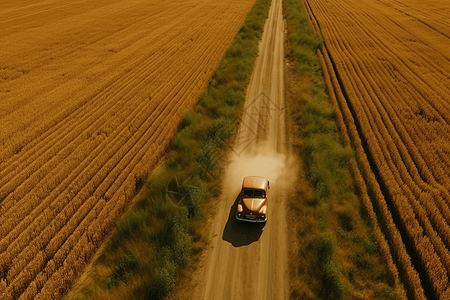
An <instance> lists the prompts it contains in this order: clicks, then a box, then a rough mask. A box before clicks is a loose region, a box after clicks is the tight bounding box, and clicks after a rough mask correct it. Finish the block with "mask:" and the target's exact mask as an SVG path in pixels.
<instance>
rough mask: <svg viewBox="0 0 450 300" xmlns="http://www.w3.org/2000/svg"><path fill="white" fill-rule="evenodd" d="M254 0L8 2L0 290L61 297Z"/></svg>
mask: <svg viewBox="0 0 450 300" xmlns="http://www.w3.org/2000/svg"><path fill="white" fill-rule="evenodd" d="M253 2H254V1H253V0H246V1H242V0H231V1H220V0H211V1H201V0H193V1H181V0H169V1H156V0H126V1H125V0H99V1H88V0H77V1H75V0H70V1H63V2H61V1H57V0H33V1H26V2H18V1H13V0H6V1H2V2H1V3H0V40H1V47H0V298H1V299H34V298H36V299H59V298H60V297H61V296H62V295H64V293H66V292H67V290H68V288H69V287H70V285H71V283H72V282H73V281H74V279H75V278H76V277H77V276H78V275H79V274H80V273H81V272H82V271H83V268H84V266H85V265H86V263H87V262H89V260H90V259H91V257H92V256H93V254H94V253H95V251H96V250H97V248H98V246H99V245H100V243H101V242H102V240H103V239H104V237H105V236H106V235H107V234H108V232H109V231H110V230H111V229H112V228H113V226H114V224H115V221H116V220H117V218H118V216H119V215H120V214H121V213H122V212H123V210H124V209H125V207H126V206H127V204H128V203H129V202H130V200H131V198H132V197H133V196H134V195H135V193H136V187H137V185H138V183H139V182H140V180H141V178H142V177H143V176H145V175H146V174H148V173H149V172H150V171H151V170H152V168H153V167H154V166H155V164H156V163H157V161H158V159H159V158H161V156H162V155H163V154H164V151H165V149H166V148H167V146H168V143H169V141H170V139H171V137H172V136H173V134H174V132H175V131H176V129H177V126H178V123H179V121H180V117H181V115H182V113H183V112H184V111H185V110H187V109H189V108H191V107H192V106H193V105H194V104H195V102H196V101H197V99H198V96H199V94H200V92H201V91H202V90H203V89H204V88H205V87H206V86H207V84H208V81H209V79H210V77H211V75H212V72H213V71H214V69H215V68H216V66H217V64H218V63H219V61H220V59H221V58H222V56H223V54H224V53H225V50H226V48H227V46H228V45H229V44H230V43H231V42H232V40H233V39H234V37H235V35H236V33H237V32H238V30H239V28H240V26H241V24H242V22H243V21H244V19H245V17H246V15H247V13H248V12H249V10H250V8H251V7H252V5H253Z"/></svg>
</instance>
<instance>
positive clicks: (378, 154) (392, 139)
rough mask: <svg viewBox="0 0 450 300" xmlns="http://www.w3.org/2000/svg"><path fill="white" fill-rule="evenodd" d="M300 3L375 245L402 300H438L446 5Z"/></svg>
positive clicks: (444, 236)
mask: <svg viewBox="0 0 450 300" xmlns="http://www.w3.org/2000/svg"><path fill="white" fill-rule="evenodd" d="M304 4H305V6H306V7H307V9H308V12H309V15H310V19H311V21H312V24H313V26H314V28H315V30H316V32H317V33H318V34H323V38H324V41H325V42H324V47H323V49H322V50H321V55H323V60H322V65H323V67H324V70H325V73H326V77H327V78H328V80H327V82H328V84H327V86H328V89H329V90H330V91H331V93H332V94H333V97H334V98H335V101H336V102H335V103H336V108H337V109H338V110H339V114H340V115H342V121H341V123H342V124H341V128H344V130H346V131H347V132H348V133H349V136H350V140H351V141H352V142H353V144H354V145H355V148H356V152H357V157H358V163H359V168H360V170H361V173H362V174H363V175H365V180H366V183H367V190H368V195H370V197H371V200H372V204H373V207H374V211H375V212H376V214H377V218H378V220H380V221H381V222H380V223H381V224H380V227H381V228H382V229H383V232H384V234H385V236H386V240H387V244H385V245H382V247H385V246H386V245H389V249H388V250H387V251H388V252H389V251H390V252H391V253H392V257H393V261H394V262H395V263H396V267H393V269H395V268H397V269H398V271H399V272H400V277H401V278H403V282H404V283H405V285H406V288H407V292H408V295H409V296H410V297H414V298H415V299H425V297H436V298H439V299H447V298H449V297H450V289H449V284H450V282H449V275H450V273H449V272H450V253H449V250H448V249H450V228H449V223H450V208H449V203H450V193H449V189H450V180H449V176H448V174H449V172H450V159H449V153H450V143H449V140H450V51H448V49H450V19H449V18H448V16H449V15H450V3H448V2H446V1H440V0H434V1H427V2H423V1H418V0H400V1H385V0H382V1H376V2H375V1H368V0H363V1H356V0H344V1H334V0H331V1H326V3H324V2H323V1H319V0H304ZM385 250H386V249H385ZM388 256H389V255H388ZM393 272H394V273H395V272H396V270H394V271H393Z"/></svg>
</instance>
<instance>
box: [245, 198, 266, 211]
mask: <svg viewBox="0 0 450 300" xmlns="http://www.w3.org/2000/svg"><path fill="white" fill-rule="evenodd" d="M242 202H244V205H245V207H246V208H247V209H249V210H251V211H253V212H258V211H259V210H260V209H261V207H263V206H264V204H265V203H266V198H244V199H242Z"/></svg>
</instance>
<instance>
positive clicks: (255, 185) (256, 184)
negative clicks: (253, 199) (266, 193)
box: [242, 176, 267, 190]
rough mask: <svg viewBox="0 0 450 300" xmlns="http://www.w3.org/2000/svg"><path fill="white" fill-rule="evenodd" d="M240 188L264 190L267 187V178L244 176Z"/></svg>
mask: <svg viewBox="0 0 450 300" xmlns="http://www.w3.org/2000/svg"><path fill="white" fill-rule="evenodd" d="M242 188H246V189H261V190H265V189H266V188H267V179H266V178H264V177H259V176H247V177H245V178H244V182H243V183H242Z"/></svg>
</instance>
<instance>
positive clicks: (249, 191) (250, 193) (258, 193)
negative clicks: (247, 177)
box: [242, 189, 266, 198]
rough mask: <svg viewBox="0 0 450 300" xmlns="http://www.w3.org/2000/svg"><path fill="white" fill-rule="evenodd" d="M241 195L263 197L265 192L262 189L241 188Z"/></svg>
mask: <svg viewBox="0 0 450 300" xmlns="http://www.w3.org/2000/svg"><path fill="white" fill-rule="evenodd" d="M242 195H243V196H245V197H254V198H264V197H266V192H265V191H264V190H254V189H243V190H242Z"/></svg>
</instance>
